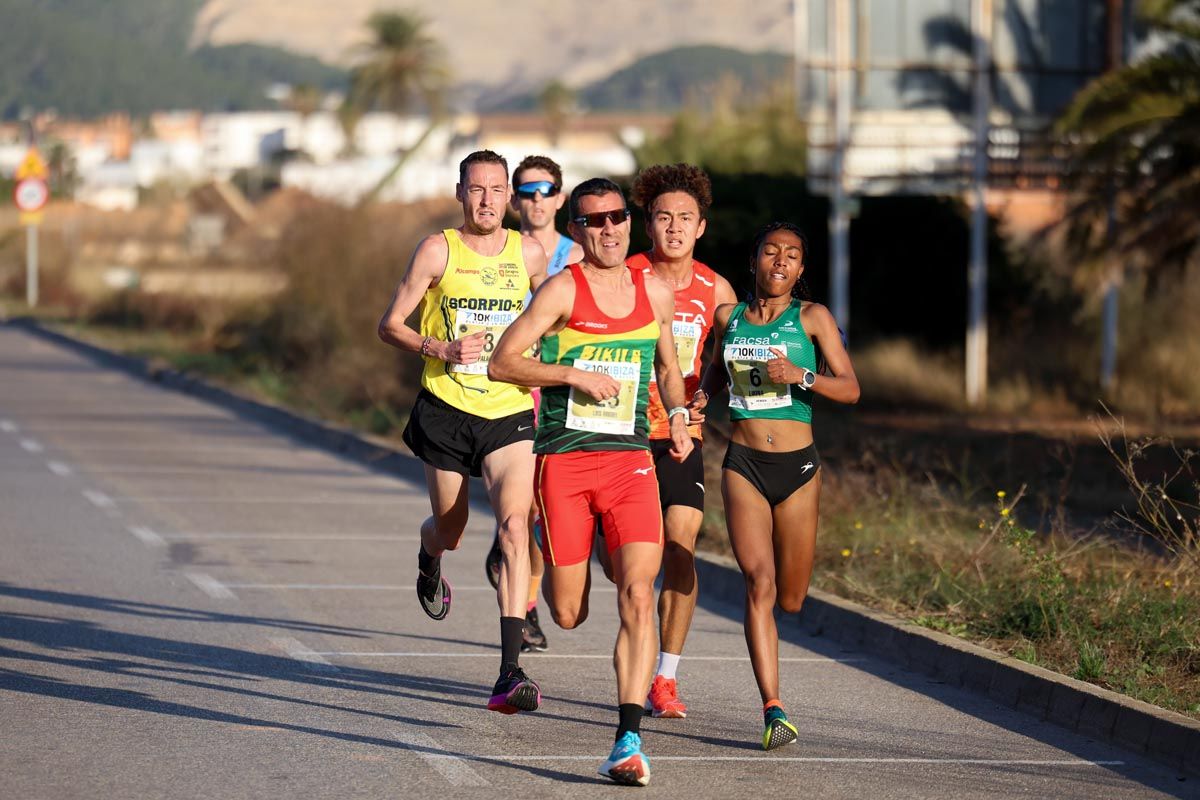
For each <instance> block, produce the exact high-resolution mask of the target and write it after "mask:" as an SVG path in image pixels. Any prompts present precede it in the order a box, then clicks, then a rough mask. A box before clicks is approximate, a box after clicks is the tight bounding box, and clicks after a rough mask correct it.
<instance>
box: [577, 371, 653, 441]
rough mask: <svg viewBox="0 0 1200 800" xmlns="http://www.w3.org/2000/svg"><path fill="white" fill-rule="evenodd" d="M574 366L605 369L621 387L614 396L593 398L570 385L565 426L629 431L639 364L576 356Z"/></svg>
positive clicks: (635, 398) (620, 432)
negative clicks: (593, 359)
mask: <svg viewBox="0 0 1200 800" xmlns="http://www.w3.org/2000/svg"><path fill="white" fill-rule="evenodd" d="M575 368H576V369H581V370H584V371H585V372H603V373H606V374H607V375H609V376H610V377H612V378H613V379H614V380H615V381H617V383H619V384H620V385H621V389H620V391H619V392H618V393H617V396H616V397H610V398H609V399H607V400H595V399H593V398H592V397H590V396H589V395H588V394H587V393H586V392H576V391H575V387H574V386H572V387H571V392H570V394H569V395H568V396H567V427H568V428H570V429H572V430H576V431H589V432H591V433H615V434H619V435H622V436H630V435H632V434H633V429H634V423H635V419H634V411H635V410H636V409H637V392H638V384H639V383H641V380H642V365H641V364H638V363H636V362H628V361H581V360H577V361H576V362H575Z"/></svg>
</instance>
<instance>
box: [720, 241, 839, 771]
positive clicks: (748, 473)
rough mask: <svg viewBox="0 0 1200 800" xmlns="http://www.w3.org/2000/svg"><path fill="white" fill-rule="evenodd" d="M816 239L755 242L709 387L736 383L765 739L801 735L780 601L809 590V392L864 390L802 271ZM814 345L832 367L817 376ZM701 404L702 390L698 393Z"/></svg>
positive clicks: (734, 475)
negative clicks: (747, 291) (784, 657)
mask: <svg viewBox="0 0 1200 800" xmlns="http://www.w3.org/2000/svg"><path fill="white" fill-rule="evenodd" d="M807 255H808V240H807V239H806V238H805V236H804V234H803V232H801V230H800V229H799V228H797V227H796V226H795V225H792V224H790V223H786V222H773V223H771V224H770V225H767V226H766V227H765V228H764V229H763V230H762V231H760V232H759V234H758V236H757V237H756V238H755V241H754V253H753V256H752V261H751V273H752V274H753V276H754V291H753V293H752V297H751V299H750V300H749V301H748V302H745V303H738V304H736V305H733V304H728V305H722V306H720V307H718V308H717V311H716V314H715V321H714V325H713V330H714V333H715V334H716V336H715V339H716V341H717V342H720V348H721V349H720V351H719V353H720V356H721V357H717V358H713V360H712V364H711V366H710V367H709V369H708V371H707V372H706V373H705V376H704V382H703V386H702V389H701V391H703V392H705V393H707V394H716V393H718V392H719V391H721V390H722V389H724V388H726V387H727V388H728V389H729V395H730V396H729V417H730V421H731V429H732V430H731V433H730V444H729V450H728V452H727V453H726V455H725V462H724V464H723V470H722V481H721V493H722V496H723V498H724V500H725V516H726V522H727V525H728V527H729V540H730V543H731V544H732V546H733V553H734V556H735V557H736V558H737V562H738V566H740V567H741V570H742V574H743V575H744V576H745V578H746V618H745V630H746V645H747V647H748V649H749V651H750V662H751V664H752V665H753V667H754V678H755V680H756V681H757V682H758V689H759V692H760V694H761V695H762V701H763V717H764V726H765V730H764V731H763V747H764V748H765V749H767V750H771V749H774V748H776V747H779V746H781V745H784V744H788V743H789V742H792V741H794V740H795V739H796V736H797V732H796V728H795V726H793V725H792V723H791V722H789V721H788V719H787V715H786V714H785V713H784V710H783V706H782V704H781V703H780V702H779V632H778V630H777V629H776V627H775V617H774V613H773V612H774V607H775V605H776V604H778V605H779V607H780V608H781V609H783V610H784V611H786V612H792V613H794V612H797V611H799V610H800V605H801V604H802V603H803V602H804V597H805V595H807V594H808V582H809V578H810V577H811V575H812V566H813V551H814V548H815V545H816V538H817V501H818V498H819V496H820V492H821V475H820V471H821V462H820V459H819V457H818V455H817V450H816V447H815V446H814V445H813V431H812V396H813V394H814V393H815V394H819V395H822V396H823V397H827V398H829V399H830V400H835V401H837V402H840V403H854V402H857V400H858V395H859V389H858V379H857V378H856V377H855V376H854V368H853V366H852V365H851V364H850V356H849V355H847V353H846V348H845V345H844V343H843V341H842V336H841V332H840V331H839V330H838V326H837V322H835V321H834V318H833V315H832V314H830V313H829V310H828V309H827V308H825V306H823V305H820V304H818V303H813V302H811V298H809V297H807V294H808V292H807V285H806V284H805V283H804V282H803V280H802V279H801V277H800V276H801V274H802V273H803V272H804V259H805V257H806V256H807ZM814 345H819V346H820V349H821V353H822V355H823V356H824V362H825V365H826V367H827V369H826V370H825V371H824V372H823V373H822V374H818V367H817V355H816V350H815V347H814ZM697 400H699V401H700V402H705V400H706V398H704V399H702V398H697Z"/></svg>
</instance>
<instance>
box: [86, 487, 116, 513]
mask: <svg viewBox="0 0 1200 800" xmlns="http://www.w3.org/2000/svg"><path fill="white" fill-rule="evenodd" d="M83 496H84V497H86V498H87V499H88V500H89V501H91V503H92V505H94V506H96V508H116V505H117V504H116V503H114V502H113V499H112V498H111V497H109V496H108V495H106V494H105V493H104V492H101V491H98V490H96V489H84V490H83Z"/></svg>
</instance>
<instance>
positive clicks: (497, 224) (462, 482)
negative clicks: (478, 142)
mask: <svg viewBox="0 0 1200 800" xmlns="http://www.w3.org/2000/svg"><path fill="white" fill-rule="evenodd" d="M455 192H456V197H457V198H458V200H459V201H460V202H461V203H462V209H463V223H462V225H461V226H459V227H458V228H450V229H447V230H444V231H442V232H440V233H436V234H433V235H431V236H428V237H426V238H425V239H424V240H423V241H422V242H421V244H420V245H419V246H418V247H417V250H416V252H415V253H414V254H413V257H412V261H411V262H410V263H409V266H408V271H407V272H406V273H405V275H404V278H403V279H402V280H401V281H400V285H399V286H398V287H397V288H396V293H395V295H394V296H393V298H392V302H391V305H390V306H388V309H387V311H386V312H385V313H384V315H383V319H382V320H380V322H379V336H380V338H381V339H383V341H385V342H387V343H388V344H390V345H392V346H394V347H396V348H399V349H401V350H406V351H409V352H416V353H420V354H421V356H422V357H423V358H424V359H425V367H424V371H423V372H422V374H421V392H420V394H419V395H418V396H417V400H416V403H415V404H414V406H413V410H412V415H411V417H410V419H409V423H408V426H407V427H406V428H405V430H404V441H405V443H406V444H407V445H408V446H409V448H410V449H411V450H412V451H413V453H414V454H415V455H416V456H417V457H418V458H420V459H421V460H422V461H424V462H425V480H426V483H427V484H428V487H429V502H430V505H431V506H432V508H433V515H432V516H431V517H429V518H428V519H426V520H425V522H424V523H423V524H422V525H421V547H420V551H419V553H418V564H417V566H418V576H417V599H418V600H419V601H420V604H421V608H422V609H423V610H424V611H425V613H426V614H428V615H429V616H430V617H431V618H433V619H435V620H440V619H444V618H445V616H446V614H448V613H449V611H450V586H449V584H448V583H446V581H445V579H444V578H442V574H441V557H442V553H444V552H445V551H446V550H455V549H457V548H458V546H459V543H460V542H461V540H462V535H463V530H464V529H465V527H466V524H467V506H468V500H467V488H468V487H467V478H468V476H469V475H473V476H476V477H482V478H483V480H484V484H485V486H486V487H487V491H488V496H489V498H490V500H491V504H492V509H493V510H494V512H495V514H496V522H497V524H498V526H499V530H500V545H501V551H502V553H503V558H502V560H501V566H500V587H499V593H498V600H499V604H500V647H501V659H500V662H501V663H500V677H499V679H498V680H497V681H496V685H495V688H494V689H493V690H492V696H491V698H490V700H489V701H488V709H489V710H491V711H499V712H501V713H504V714H513V713H516V712H517V711H533V710H534V709H536V708H537V707H538V704H539V703H540V701H541V693H540V690H539V689H538V686H537V684H536V683H534V682H533V681H532V680H530V679H529V677H528V676H526V675H525V673H524V672H523V671H522V670H521V668H520V666H519V665H518V658H519V654H520V649H521V636H522V630H523V628H524V625H525V603H526V599H527V598H528V596H529V553H528V548H529V529H528V515H529V506H530V504H531V503H532V502H533V464H534V458H533V435H534V432H533V401H532V400H531V399H530V397H529V390H528V389H526V388H524V387H520V386H513V385H512V384H507V383H497V382H495V381H492V380H490V379H489V378H488V375H487V367H488V361H489V359H490V358H491V353H492V350H493V348H494V347H495V344H496V342H497V341H499V339H500V336H501V335H502V334H503V333H504V331H505V329H506V328H507V327H508V325H509V324H510V323H512V321H513V320H514V319H515V318H516V317H517V315H518V314H520V313H521V311H522V310H523V309H524V307H525V298H526V296H527V294H528V292H529V289H530V288H531V287H532V288H535V289H536V288H537V287H538V285H540V284H541V282H542V280H543V279H544V278H545V274H546V254H545V251H543V250H542V246H541V245H540V244H538V243H537V242H536V241H535V240H534V239H532V238H531V237H528V236H521V234H520V233H518V232H517V231H511V230H507V229H505V228H503V227H502V225H501V223H502V222H503V220H504V208H505V206H506V205H507V204H508V198H509V185H508V163H507V162H506V161H505V160H504V159H503V158H502V157H501V156H499V155H497V154H496V153H493V152H491V151H490V150H481V151H478V152H475V153H472V154H470V155H469V156H467V157H466V158H465V159H463V161H462V163H461V164H460V165H459V183H458V186H457V187H456V190H455ZM418 303H419V304H420V305H421V321H420V331H416V330H413V329H412V328H410V327H409V326H408V325H407V324H406V323H405V320H406V319H407V318H408V316H409V314H411V313H412V312H413V310H414V309H416V307H417V305H418Z"/></svg>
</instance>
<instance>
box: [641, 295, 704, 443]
mask: <svg viewBox="0 0 1200 800" xmlns="http://www.w3.org/2000/svg"><path fill="white" fill-rule="evenodd" d="M646 294H647V296H648V297H649V298H650V305H651V306H652V307H653V308H654V316H655V317H656V318H657V319H658V328H659V334H658V344H657V346H656V347H655V348H654V375H655V380H656V381H657V382H658V396H659V397H660V398H662V402H663V406H664V407H665V408H666V409H667V410H668V411H670V409H673V408H682V407H684V404H685V403H686V402H687V401H686V400H685V398H684V392H685V389H684V384H683V374H682V373H681V372H680V371H679V356H678V355H676V353H675V336H674V334H673V333H672V332H671V323H672V322H673V321H674V319H675V291H674V290H673V289H672V288H671V287H670V286H668V285H667V283H666V282H665V281H663V280H661V279H659V278H657V277H655V276H654V275H647V276H646ZM688 417H689V415H688V414H671V416H670V424H671V458H673V459H675V460H676V461H679V462H682V461H683V460H684V459H686V458H687V457H688V454H689V453H691V452H692V448H693V447H695V445H694V444H693V443H692V437H691V436H690V435H689V434H688V430H687V426H688Z"/></svg>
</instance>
